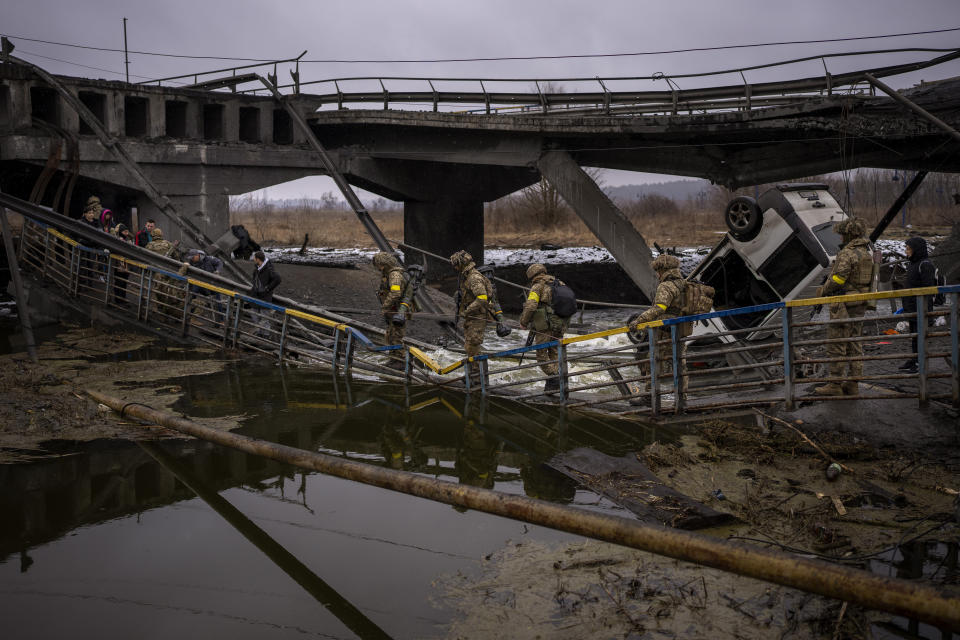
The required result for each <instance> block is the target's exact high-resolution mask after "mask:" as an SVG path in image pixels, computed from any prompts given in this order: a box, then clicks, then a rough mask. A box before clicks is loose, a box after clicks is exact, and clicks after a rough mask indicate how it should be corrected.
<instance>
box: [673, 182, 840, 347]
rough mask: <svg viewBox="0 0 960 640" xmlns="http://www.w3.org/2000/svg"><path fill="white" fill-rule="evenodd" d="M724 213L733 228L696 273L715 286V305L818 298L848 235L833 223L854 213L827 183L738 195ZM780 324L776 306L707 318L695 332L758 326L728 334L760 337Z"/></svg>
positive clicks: (693, 276)
mask: <svg viewBox="0 0 960 640" xmlns="http://www.w3.org/2000/svg"><path fill="white" fill-rule="evenodd" d="M724 217H725V219H726V223H727V227H728V229H729V231H728V232H727V233H726V234H725V235H724V237H723V239H722V240H721V241H720V243H719V244H717V246H716V247H714V249H713V250H712V251H711V252H710V253H709V254H708V255H707V257H706V258H704V260H703V262H701V263H700V265H699V266H698V267H697V268H696V270H694V272H693V273H692V274H691V275H690V278H691V279H694V280H699V281H701V282H704V283H706V284H708V285H710V286H711V287H713V288H714V289H715V290H716V293H715V296H714V300H713V303H714V310H715V311H722V310H725V309H736V308H741V307H751V306H759V305H764V304H769V303H772V302H780V301H786V300H794V299H797V298H806V297H810V296H812V295H813V293H814V290H815V289H816V287H817V286H819V285H820V284H821V282H822V281H823V278H824V276H825V275H826V273H827V271H828V269H829V268H830V266H831V264H832V263H833V260H834V259H835V258H836V255H837V252H838V251H839V249H840V244H841V243H842V241H843V240H842V238H841V237H840V236H839V235H838V234H836V233H834V231H833V225H834V224H836V223H837V222H839V221H840V220H843V219H845V218H846V217H847V215H846V213H844V211H843V209H842V208H841V207H840V205H839V204H838V203H837V201H836V200H835V199H834V197H833V196H832V195H831V194H830V191H829V189H828V187H827V185H825V184H783V185H779V186H777V187H775V188H773V189H769V190H767V191H766V192H764V193H763V194H761V195H760V197H759V199H758V200H754V199H753V198H750V197H747V196H739V197H737V198H734V199H733V200H731V201H730V204H728V205H727V208H726V211H725V213H724ZM774 325H776V326H774ZM777 328H779V314H778V313H777V311H776V310H757V311H755V312H752V313H745V314H740V315H731V316H722V317H719V318H712V319H710V320H703V321H700V322H698V323H697V326H696V327H695V329H694V336H702V337H703V338H707V337H708V336H710V335H711V334H716V333H722V332H726V331H734V330H741V329H756V330H757V331H755V332H746V334H745V335H743V334H741V335H738V336H736V337H733V336H724V337H723V340H724V341H725V342H729V341H733V340H735V339H737V338H739V339H747V340H753V339H758V338H762V337H766V336H768V335H769V333H770V331H771V330H774V329H777Z"/></svg>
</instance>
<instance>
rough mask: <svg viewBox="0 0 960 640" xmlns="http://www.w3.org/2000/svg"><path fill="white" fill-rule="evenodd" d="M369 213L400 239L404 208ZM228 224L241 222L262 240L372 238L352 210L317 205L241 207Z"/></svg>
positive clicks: (349, 242) (364, 242)
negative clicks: (305, 237)
mask: <svg viewBox="0 0 960 640" xmlns="http://www.w3.org/2000/svg"><path fill="white" fill-rule="evenodd" d="M371 216H372V217H373V219H374V221H375V222H376V223H377V226H378V227H380V229H381V230H382V231H383V233H384V235H386V236H387V238H389V239H391V240H402V239H403V212H402V211H400V210H397V211H379V212H372V213H371ZM230 224H242V225H243V226H244V227H246V229H247V231H249V232H250V235H251V236H252V237H253V238H254V239H256V240H257V242H260V243H262V244H268V245H289V246H294V245H300V244H302V243H303V235H304V234H308V235H309V236H310V243H309V244H310V246H323V247H338V248H344V247H368V246H369V247H372V246H373V242H372V241H371V240H370V236H369V235H367V232H366V230H365V229H364V228H363V225H362V224H360V221H359V220H358V219H357V216H356V215H354V213H353V212H352V211H343V210H338V209H323V208H321V207H319V206H317V207H309V206H305V207H298V208H283V209H280V208H274V207H271V206H270V205H263V206H260V207H256V208H253V207H249V208H248V207H240V208H235V209H234V210H231V211H230Z"/></svg>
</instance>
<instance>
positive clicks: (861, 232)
mask: <svg viewBox="0 0 960 640" xmlns="http://www.w3.org/2000/svg"><path fill="white" fill-rule="evenodd" d="M833 231H834V233H839V234H840V235H842V236H843V237H844V238H859V237H861V236H865V235H866V234H867V227H866V225H865V224H863V221H862V220H861V219H860V218H847V219H846V220H841V221H840V222H838V223H837V224H835V225H833Z"/></svg>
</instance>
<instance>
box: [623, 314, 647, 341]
mask: <svg viewBox="0 0 960 640" xmlns="http://www.w3.org/2000/svg"><path fill="white" fill-rule="evenodd" d="M638 322H640V314H639V313H635V314H633V315H632V316H630V319H629V320H627V326H628V327H630V329H629V330H628V331H627V338H629V339H630V342H632V343H633V344H640V343H642V342H643V341H644V340H645V339H646V337H647V331H646V329H637V323H638Z"/></svg>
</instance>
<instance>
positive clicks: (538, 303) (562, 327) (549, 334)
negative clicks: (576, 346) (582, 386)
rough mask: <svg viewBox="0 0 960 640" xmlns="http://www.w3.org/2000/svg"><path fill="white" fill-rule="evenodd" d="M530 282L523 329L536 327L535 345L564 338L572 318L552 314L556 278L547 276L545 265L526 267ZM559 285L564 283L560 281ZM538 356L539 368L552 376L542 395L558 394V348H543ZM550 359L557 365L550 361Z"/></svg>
mask: <svg viewBox="0 0 960 640" xmlns="http://www.w3.org/2000/svg"><path fill="white" fill-rule="evenodd" d="M527 279H528V280H529V281H530V293H529V294H527V299H526V301H525V302H524V303H523V312H522V313H521V314H520V326H521V327H523V328H524V329H526V328H528V326H529V325H531V324H532V325H533V329H534V330H535V331H536V333H535V334H534V336H535V337H534V342H533V343H534V344H543V343H544V342H553V341H554V340H560V339H562V338H563V334H564V332H565V331H566V330H567V326H568V325H569V324H570V318H561V317H560V316H558V315H556V314H555V313H554V312H553V286H552V285H553V283H554V281H555V280H556V278H555V277H554V276H551V275H548V274H547V268H546V267H545V266H543V265H542V264H532V265H530V266H529V267H528V268H527ZM557 284H562V283H561V282H558V283H557ZM536 354H537V362H541V363H543V364H541V365H540V369H541V370H542V371H543V372H544V373H545V374H546V375H548V376H553V377H551V378H550V379H548V380H547V381H546V383H545V384H544V387H543V392H544V393H552V392H555V391H559V390H560V380H559V378H557V377H556V376H557V374H559V373H560V365H559V364H558V363H557V362H555V361H556V359H557V348H556V347H550V348H549V349H540V350H538V351H537V352H536ZM551 360H553V361H554V362H550V361H551Z"/></svg>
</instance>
